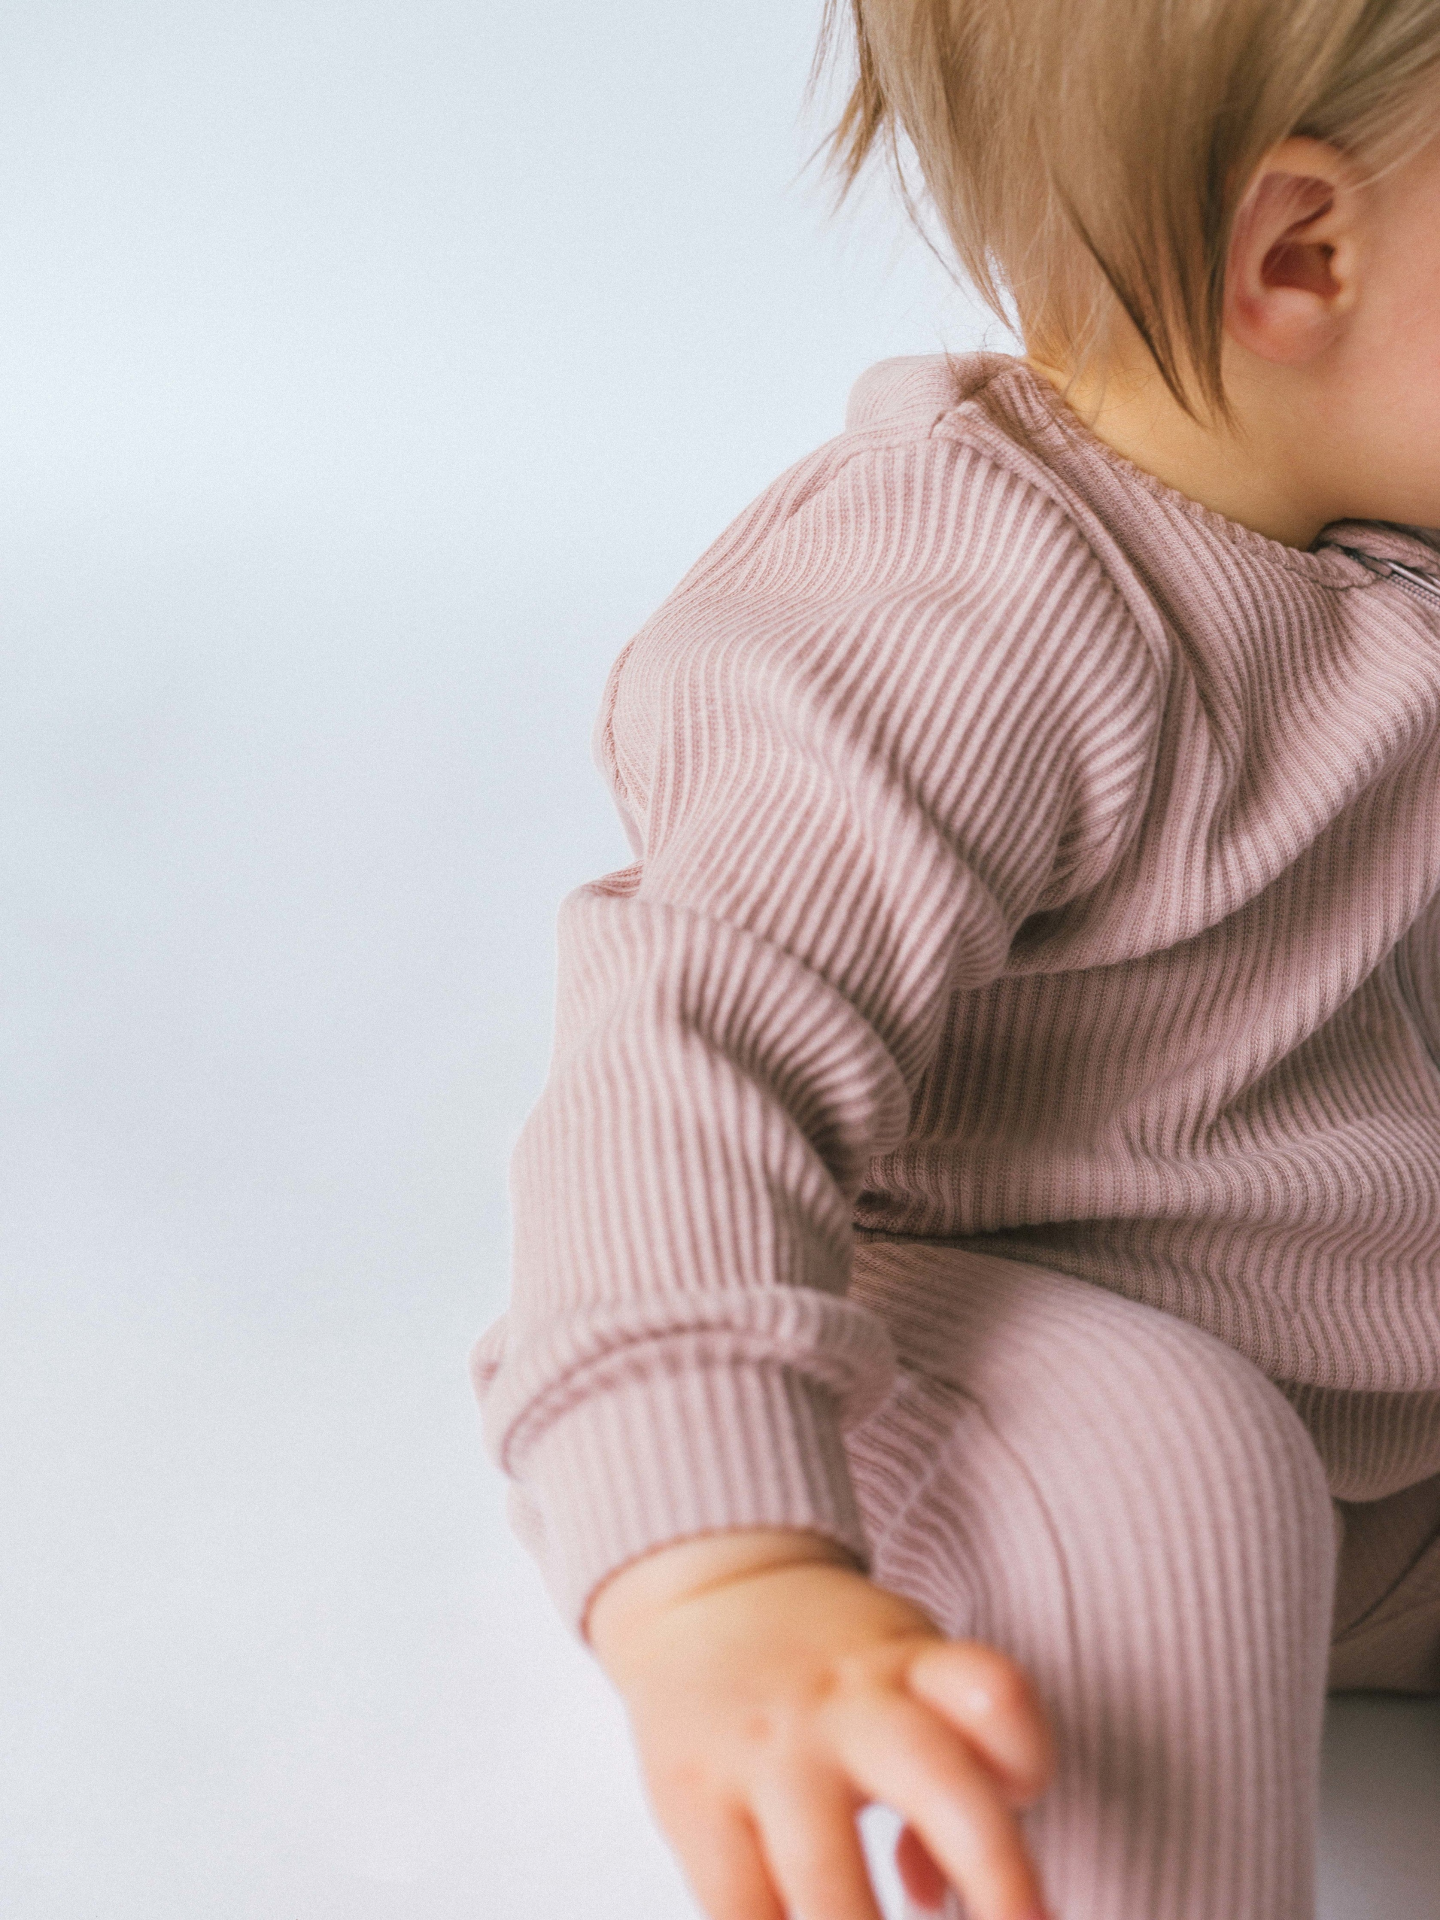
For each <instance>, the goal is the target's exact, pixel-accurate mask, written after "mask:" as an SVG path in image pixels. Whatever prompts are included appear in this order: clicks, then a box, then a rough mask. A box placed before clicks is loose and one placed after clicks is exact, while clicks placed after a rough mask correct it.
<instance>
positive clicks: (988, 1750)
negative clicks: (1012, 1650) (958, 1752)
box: [905, 1640, 1055, 1807]
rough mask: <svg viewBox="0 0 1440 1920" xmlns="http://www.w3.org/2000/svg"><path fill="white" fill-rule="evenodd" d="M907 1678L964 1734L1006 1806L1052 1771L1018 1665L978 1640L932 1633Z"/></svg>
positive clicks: (1044, 1732) (1049, 1742) (1045, 1729)
mask: <svg viewBox="0 0 1440 1920" xmlns="http://www.w3.org/2000/svg"><path fill="white" fill-rule="evenodd" d="M905 1679H906V1685H907V1686H908V1687H909V1690H910V1692H911V1693H913V1694H914V1695H915V1697H916V1698H917V1699H919V1700H922V1701H924V1703H925V1704H926V1705H927V1706H931V1707H933V1708H934V1709H935V1711H936V1712H937V1713H939V1714H942V1715H943V1716H944V1718H945V1719H946V1720H947V1721H948V1722H949V1723H950V1725H951V1726H953V1727H955V1728H956V1729H957V1730H958V1731H959V1732H961V1733H963V1734H964V1736H965V1738H966V1739H967V1740H968V1741H969V1743H970V1745H971V1746H972V1747H974V1748H975V1749H976V1751H977V1752H978V1753H979V1754H980V1756H981V1758H982V1759H983V1760H985V1761H986V1762H987V1763H988V1764H989V1766H990V1767H991V1768H992V1769H993V1770H994V1772H995V1774H996V1776H997V1778H998V1780H999V1782H1000V1784H1001V1786H1002V1788H1004V1789H1005V1791H1006V1793H1007V1795H1008V1797H1009V1799H1010V1801H1011V1804H1012V1805H1014V1806H1019V1807H1028V1806H1029V1805H1030V1804H1031V1803H1032V1801H1035V1800H1038V1799H1039V1797H1040V1795H1041V1794H1042V1793H1043V1792H1044V1791H1045V1789H1046V1787H1047V1786H1048V1785H1049V1784H1050V1780H1051V1777H1052V1775H1053V1774H1054V1771H1055V1741H1054V1736H1053V1734H1052V1733H1051V1730H1050V1722H1049V1720H1048V1719H1047V1718H1046V1716H1045V1712H1044V1709H1043V1708H1042V1707H1041V1705H1040V1702H1039V1700H1038V1699H1037V1698H1036V1696H1035V1689H1034V1688H1033V1687H1032V1686H1031V1684H1030V1681H1029V1679H1028V1678H1027V1677H1026V1674H1025V1672H1024V1670H1023V1668H1021V1667H1019V1666H1017V1665H1016V1664H1015V1662H1014V1661H1013V1660H1011V1659H1008V1658H1007V1657H1006V1656H1005V1655H1004V1654H1003V1653H1000V1652H998V1651H997V1649H996V1648H994V1647H987V1646H985V1645H983V1644H982V1643H981V1642H980V1641H977V1640H937V1641H935V1642H934V1643H933V1644H932V1645H930V1646H927V1647H923V1648H922V1649H921V1650H920V1652H919V1653H917V1654H916V1655H915V1657H914V1659H912V1660H911V1662H910V1664H909V1666H908V1668H907V1669H906V1675H905Z"/></svg>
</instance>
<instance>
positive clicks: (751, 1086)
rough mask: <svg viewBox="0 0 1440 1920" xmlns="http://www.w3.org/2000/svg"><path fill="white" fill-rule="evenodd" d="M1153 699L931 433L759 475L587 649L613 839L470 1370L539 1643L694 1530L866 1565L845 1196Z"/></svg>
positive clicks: (859, 1353)
mask: <svg viewBox="0 0 1440 1920" xmlns="http://www.w3.org/2000/svg"><path fill="white" fill-rule="evenodd" d="M1160 699H1161V686H1160V670H1159V667H1158V666H1157V661H1156V658H1155V654H1154V651H1153V649H1152V648H1151V647H1150V646H1149V645H1148V644H1147V643H1146V642H1145V641H1144V640H1143V639H1142V637H1141V635H1140V633H1139V632H1138V630H1137V628H1136V625H1135V622H1134V620H1133V618H1132V616H1131V615H1130V614H1129V612H1128V611H1127V609H1126V606H1125V604H1124V602H1123V601H1122V599H1121V597H1120V596H1119V594H1118V593H1117V591H1116V589H1115V587H1114V585H1113V583H1112V582H1111V580H1110V579H1109V577H1108V576H1107V574H1106V573H1105V571H1104V570H1103V568H1102V567H1101V565H1100V563H1099V562H1098V560H1097V559H1096V558H1095V556H1094V554H1093V552H1092V551H1091V550H1090V548H1089V547H1088V546H1087V545H1086V543H1085V541H1084V540H1083V539H1082V537H1081V536H1080V534H1079V532H1078V530H1077V529H1076V528H1075V526H1074V524H1073V523H1072V522H1071V521H1070V520H1069V519H1068V518H1067V517H1066V515H1065V513H1064V512H1063V510H1062V509H1061V508H1060V507H1059V506H1057V505H1056V504H1055V502H1054V501H1053V500H1052V499H1051V498H1049V497H1048V495H1046V494H1045V493H1044V492H1042V491H1040V490H1038V489H1037V488H1036V486H1035V485H1034V483H1033V482H1031V481H1029V480H1027V479H1025V478H1024V477H1021V476H1018V475H1017V474H1015V473H1013V472H1011V471H1009V470H1007V469H1006V468H1004V467H1002V466H1000V465H997V464H996V463H995V462H994V461H993V460H991V459H990V458H989V457H988V456H986V455H985V454H984V453H982V452H977V451H976V450H975V449H974V448H971V447H967V446H966V445H965V444H963V443H957V442H955V441H953V440H947V439H945V438H943V437H937V436H936V435H934V434H920V435H911V436H909V437H903V436H902V437H901V438H899V439H897V440H892V441H886V440H885V439H884V437H883V436H878V437H877V436H875V435H870V436H860V437H859V440H858V443H857V442H856V441H855V440H853V439H852V440H848V441H847V440H842V441H839V442H832V443H831V446H830V448H829V449H822V450H821V453H820V454H819V455H816V456H813V457H812V459H811V461H810V462H807V463H803V464H802V466H801V467H800V468H798V469H794V470H792V472H791V474H789V475H787V476H785V477H784V478H783V480H782V481H781V482H777V483H776V486H775V487H774V488H773V489H771V491H770V492H769V493H768V494H766V495H764V496H762V497H761V499H760V501H758V502H757V503H756V505H755V506H754V507H753V508H752V509H751V510H750V511H749V512H748V513H747V514H746V515H745V516H743V517H742V519H741V520H740V521H739V522H737V523H736V526H735V527H734V528H732V529H731V531H730V533H729V534H728V535H727V536H725V537H724V538H723V539H722V540H721V541H720V542H719V543H717V546H716V547H715V548H714V549H712V551H711V553H710V554H709V555H707V556H706V558H705V559H704V560H702V561H701V562H700V563H699V564H698V565H697V567H696V568H695V569H694V570H693V571H692V573H691V574H690V575H688V576H687V578H686V579H685V580H684V581H683V582H682V583H681V585H680V587H679V588H677V590H676V591H675V593H674V594H673V595H672V596H671V598H670V599H669V600H668V601H667V602H666V603H665V605H664V606H663V607H662V608H661V609H660V610H659V612H658V613H657V614H656V615H655V616H654V617H653V618H652V620H651V621H650V622H649V623H648V624H647V626H646V627H645V628H644V629H642V631H641V633H640V634H639V635H638V636H637V637H636V639H635V640H634V641H633V642H632V643H631V645H630V647H629V648H628V649H627V651H626V653H625V654H624V655H622V657H621V660H620V662H619V663H618V664H617V667H616V669H615V671H614V673H613V674H612V677H611V683H610V688H609V691H608V696H607V702H606V706H605V709H604V711H603V713H602V718H601V724H600V728H599V731H598V736H597V737H598V742H599V747H600V752H601V757H602V759H603V760H604V761H605V763H606V765H607V768H608V770H609V773H610V777H611V781H612V784H613V787H614V790H615V794H616V798H617V802H618V803H619V805H620V807H621V810H622V812H623V813H624V814H625V816H626V818H627V822H628V824H629V826H630V829H631V833H632V838H633V839H634V841H635V844H636V851H637V855H638V858H637V861H636V864H635V865H634V866H633V867H631V868H629V869H626V870H625V871H623V872H621V873H617V874H612V875H610V876H608V877H606V878H604V879H601V880H598V881H596V882H595V883H593V884H591V885H588V886H584V887H581V888H580V889H579V890H578V891H577V892H575V893H574V894H573V895H571V896H570V898H569V899H567V900H566V902H565V903H564V906H563V908H562V910H561V914H560V926H559V968H558V1002H557V1014H556V1034H555V1048H554V1056H553V1062H552V1065H551V1070H550V1074H549V1078H548V1081H547V1084H546V1086H545V1089H544V1092H543V1094H542V1096H541V1098H540V1100H539V1102H538V1104H537V1106H536V1107H535V1109H534V1111H533V1112H532V1114H531V1116H530V1118H529V1120H528V1121H527V1123H526V1126H525V1128H524V1130H523V1133H522V1137H521V1140H520V1143H519V1146H518V1149H517V1152H516V1155H515V1159H514V1163H513V1184H512V1191H513V1207H514V1220H515V1237H516V1263H515V1281H514V1289H513V1293H512V1299H511V1303H510V1307H509V1310H508V1312H507V1313H506V1314H505V1315H504V1316H503V1317H502V1319H500V1320H499V1321H497V1322H496V1323H495V1324H494V1325H493V1326H492V1327H491V1328H490V1329H489V1330H488V1332H487V1333H486V1334H485V1335H484V1336H483V1338H482V1339H481V1341H480V1342H479V1344H478V1346H477V1347H476V1349H475V1353H474V1357H473V1374H474V1379H475V1385H476V1391H477V1394H478V1397H479V1400H480V1403H481V1409H482V1415H483V1419H484V1430H485V1436H486V1444H487V1447H488V1448H489V1450H490V1451H491V1453H492V1456H493V1458H494V1459H495V1460H496V1461H497V1462H498V1464H499V1465H500V1466H501V1467H502V1468H503V1469H504V1471H505V1473H506V1474H507V1475H508V1476H509V1478H510V1481H511V1490H510V1491H511V1506H510V1511H511V1517H512V1523H513V1524H514V1525H515V1527H516V1529H517V1531H518V1532H519V1533H520V1535H521V1537H522V1539H523V1540H524V1541H525V1543H526V1544H527V1546H528V1547H529V1548H530V1549H531V1551H532V1552H533V1553H534V1554H535V1555H536V1557H537V1559H538V1560H539V1563H540V1566H541V1568H542V1571H543V1573H544V1576H545V1578H546V1581H547V1583H548V1586H549V1589H550V1591H551V1593H552V1595H553V1597H554V1599H555V1601H556V1604H557V1605H558V1606H559V1608H560V1609H561V1611H562V1613H563V1614H564V1615H565V1617H566V1618H567V1620H568V1621H569V1622H570V1624H571V1625H572V1627H575V1628H576V1629H577V1630H579V1631H581V1632H582V1633H583V1621H584V1614H585V1608H586V1606H587V1603H588V1600H589V1598H590V1596H591V1595H592V1594H593V1593H594V1591H595V1590H596V1588H597V1587H598V1585H599V1583H600V1582H601V1581H602V1580H603V1579H604V1578H605V1576H606V1575H607V1574H609V1573H610V1572H611V1571H613V1570H615V1569H616V1568H618V1567H619V1566H621V1565H623V1564H624V1563H625V1562H626V1561H628V1560H630V1559H632V1558H634V1557H635V1556H637V1555H639V1554H641V1553H643V1552H645V1551H647V1550H648V1549H650V1548H652V1547H654V1546H657V1545H660V1544H662V1543H664V1542H667V1541H670V1540H675V1539H679V1538H681V1537H684V1536H688V1535H693V1534H696V1533H701V1532H706V1531H709V1530H713V1529H718V1528H727V1527H756V1526H784V1527H805V1528H812V1529H815V1530H817V1531H819V1532H821V1533H823V1534H826V1535H829V1536H831V1537H832V1538H834V1539H836V1540H838V1541H841V1542H843V1543H844V1544H845V1545H846V1546H848V1547H849V1548H850V1549H851V1550H852V1551H853V1552H855V1553H856V1554H857V1555H858V1556H859V1557H860V1559H861V1561H862V1563H865V1562H866V1556H867V1543H866V1541H865V1538H864V1534H863V1529H862V1527H861V1523H860V1519H859V1516H858V1513H857V1511H856V1506H855V1501H854V1498H853V1494H852V1491H851V1488H850V1483H849V1479H848V1475H847V1470H846V1462H845V1454H844V1449H843V1446H842V1442H841V1436H842V1433H843V1432H844V1430H845V1428H846V1426H848V1425H849V1424H850V1423H852V1422H854V1421H856V1420H858V1419H860V1418H862V1417H863V1416H864V1414H865V1413H866V1412H867V1411H869V1410H871V1409H873V1408H874V1407H875V1406H876V1405H877V1404H878V1403H879V1402H880V1400H881V1399H882V1398H883V1397H884V1395H885V1393H886V1391H887V1388H888V1386H889V1384H890V1381H891V1377H892V1371H893V1356H892V1353H891V1350H890V1346H889V1342H888V1337H887V1335H886V1332H885V1329H884V1326H883V1324H882V1323H881V1322H880V1320H879V1319H878V1317H877V1316H876V1315H875V1314H874V1313H872V1312H871V1311H870V1310H868V1309H867V1308H864V1307H862V1306H861V1305H860V1304H858V1303H856V1302H852V1301H850V1300H848V1299H847V1297H846V1288H847V1283H848V1276H849V1268H850V1255H851V1244H852V1226H851V1213H852V1207H853V1203H854V1198H855V1195H856V1193H857V1191H858V1190H859V1189H860V1187H861V1186H862V1185H863V1183H864V1176H865V1170H866V1167H867V1165H868V1164H869V1162H870V1160H871V1158H872V1157H873V1156H875V1155H877V1154H881V1153H885V1152H886V1151H888V1150H890V1149H892V1148H894V1147H895V1146H897V1145H898V1144H899V1143H900V1142H901V1141H902V1139H903V1138H904V1135H905V1131H906V1124H907V1115H908V1112H909V1109H910V1105H911V1101H912V1099H913V1097H914V1095H915V1091H916V1087H917V1084H918V1082H919V1080H920V1077H921V1076H922V1074H923V1073H924V1071H925V1068H926V1064H927V1061H928V1060H929V1058H930V1056H931V1054H932V1052H933V1050H934V1047H935V1044H936V1038H937V1033H938V1030H939V1026H940V1022H941V1019H942V1015H943V1012H944V1009H945V1006H946V1004H947V1001H948V999H949V998H950V996H952V995H953V994H955V993H956V992H959V991H964V990H966V989H970V988H974V987H977V986H980V985H983V984H984V983H985V982H987V981H989V980H991V979H993V978H994V977H995V976H996V975H997V974H998V973H999V972H1000V971H1001V969H1002V967H1003V966H1004V964H1005V959H1006V954H1007V950H1008V948H1009V945H1010V942H1011V940H1012V938H1013V935H1014V932H1015V929H1016V928H1017V927H1018V925H1019V924H1020V922H1021V921H1022V920H1023V919H1025V917H1026V916H1027V915H1029V914H1031V913H1033V912H1035V911H1037V910H1042V909H1052V908H1055V907H1058V906H1060V905H1062V904H1063V903H1065V902H1066V901H1068V900H1071V899H1073V898H1075V897H1076V896H1077V895H1079V894H1080V893H1082V892H1084V891H1085V890H1086V889H1088V888H1090V887H1092V886H1094V885H1095V884H1096V883H1097V881H1098V880H1099V879H1100V878H1101V877H1102V876H1103V875H1104V873H1105V872H1106V871H1107V870H1108V868H1109V867H1110V865H1111V863H1112V862H1113V860H1114V859H1115V858H1116V856H1117V854H1118V852H1119V850H1120V849H1121V847H1122V846H1123V845H1124V844H1125V843H1126V841H1127V838H1128V836H1129V834H1130V833H1131V831H1132V829H1133V827H1134V824H1135V822H1136V820H1137V818H1138V815H1139V813H1140V811H1141V810H1142V808H1143V804H1144V798H1145V792H1146V787H1147V782H1148V780H1149V776H1150V772H1151V768H1152V759H1153V750H1154V743H1155V738H1156V733H1157V720H1158V712H1159V703H1160Z"/></svg>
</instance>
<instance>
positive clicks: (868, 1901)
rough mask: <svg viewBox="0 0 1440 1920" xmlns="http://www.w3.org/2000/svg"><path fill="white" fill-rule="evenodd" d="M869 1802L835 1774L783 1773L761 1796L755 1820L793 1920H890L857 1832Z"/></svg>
mask: <svg viewBox="0 0 1440 1920" xmlns="http://www.w3.org/2000/svg"><path fill="white" fill-rule="evenodd" d="M862 1799H863V1795H861V1794H858V1793H856V1792H855V1790H854V1788H853V1787H852V1786H851V1785H850V1783H849V1781H848V1780H846V1778H845V1777H844V1775H843V1774H842V1773H841V1772H839V1771H838V1769H834V1768H828V1767H826V1768H822V1767H818V1766H814V1765H811V1766H806V1767H804V1768H800V1769H790V1770H786V1771H784V1772H778V1771H777V1773H776V1774H775V1775H774V1776H773V1777H772V1778H771V1779H769V1780H767V1781H766V1782H765V1783H764V1784H763V1786H761V1788H760V1789H759V1790H758V1791H757V1793H756V1796H755V1818H756V1822H757V1824H758V1825H759V1828H760V1832H761V1836H762V1838H763V1840H764V1844H765V1853H766V1857H767V1858H768V1860H769V1863H770V1870H771V1873H772V1875H773V1876H774V1880H775V1884H776V1886H777V1888H778V1889H779V1891H780V1895H781V1897H782V1899H783V1900H784V1903H785V1910H786V1913H787V1914H789V1915H790V1916H792V1920H882V1915H881V1913H880V1909H879V1907H878V1905H877V1904H876V1901H875V1895H874V1892H873V1890H872V1888H871V1885H870V1870H869V1867H868V1866H867V1864H866V1860H865V1849H864V1848H863V1846H862V1845H861V1843H860V1835H859V1832H858V1831H857V1829H856V1826H855V1815H856V1812H857V1811H858V1809H859V1807H860V1805H861V1802H862Z"/></svg>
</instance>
